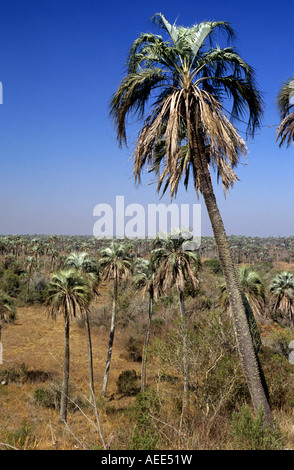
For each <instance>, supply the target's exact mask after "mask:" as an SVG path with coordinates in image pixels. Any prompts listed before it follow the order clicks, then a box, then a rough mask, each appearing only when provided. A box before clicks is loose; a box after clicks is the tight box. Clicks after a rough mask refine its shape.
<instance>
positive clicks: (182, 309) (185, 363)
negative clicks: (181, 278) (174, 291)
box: [178, 290, 189, 415]
mask: <svg viewBox="0 0 294 470" xmlns="http://www.w3.org/2000/svg"><path fill="white" fill-rule="evenodd" d="M178 292H179V300H180V312H181V319H182V335H183V367H184V396H183V410H182V415H184V413H185V411H186V409H187V406H188V400H189V359H188V334H187V321H186V311H185V303H184V294H183V292H182V291H181V290H179V291H178Z"/></svg>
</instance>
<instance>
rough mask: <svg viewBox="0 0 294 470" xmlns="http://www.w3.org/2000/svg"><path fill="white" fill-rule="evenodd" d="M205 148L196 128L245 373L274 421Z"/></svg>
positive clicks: (196, 150)
mask: <svg viewBox="0 0 294 470" xmlns="http://www.w3.org/2000/svg"><path fill="white" fill-rule="evenodd" d="M195 124H196V125H195V127H194V129H198V128H199V127H198V123H195ZM201 147H202V148H201ZM203 148H204V147H203V146H201V135H196V133H195V132H193V140H192V150H193V154H194V158H195V162H196V167H197V170H198V172H199V173H198V177H199V181H200V190H201V193H202V195H203V198H204V201H205V204H206V208H207V211H208V215H209V218H210V222H211V225H212V230H213V233H214V237H215V241H216V245H217V248H218V254H219V259H220V262H221V265H222V268H223V274H224V277H225V281H226V286H227V292H228V297H229V302H230V307H231V312H232V320H233V327H234V332H235V337H236V342H237V347H238V351H239V356H240V361H241V365H242V369H243V373H244V376H245V379H246V381H247V385H248V388H249V392H250V395H251V400H252V404H253V407H254V410H255V411H257V409H258V408H259V406H262V407H263V409H264V413H265V418H266V421H267V423H270V422H271V421H272V414H271V409H270V406H269V402H268V399H267V396H266V393H265V389H264V385H263V383H262V379H261V372H260V368H259V365H258V359H257V356H256V353H255V350H254V346H253V341H252V337H251V332H250V328H249V324H248V321H247V317H246V312H245V308H244V304H243V301H242V294H241V288H240V285H239V281H238V276H237V273H236V270H235V267H234V264H233V261H232V256H231V253H230V249H229V244H228V240H227V235H226V232H225V228H224V224H223V220H222V218H221V215H220V212H219V209H218V206H217V202H216V198H215V195H214V191H213V186H212V181H211V176H210V172H209V168H208V164H207V160H206V156H205V153H204V151H203Z"/></svg>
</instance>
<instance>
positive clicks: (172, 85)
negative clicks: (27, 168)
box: [110, 13, 272, 422]
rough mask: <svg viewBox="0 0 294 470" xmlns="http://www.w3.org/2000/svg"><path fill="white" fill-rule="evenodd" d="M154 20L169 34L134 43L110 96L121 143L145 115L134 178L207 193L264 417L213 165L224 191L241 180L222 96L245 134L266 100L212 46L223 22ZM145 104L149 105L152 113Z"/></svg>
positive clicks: (237, 62) (241, 64) (225, 51)
mask: <svg viewBox="0 0 294 470" xmlns="http://www.w3.org/2000/svg"><path fill="white" fill-rule="evenodd" d="M155 21H156V22H157V24H158V25H159V27H160V29H161V31H162V32H163V34H164V35H165V36H166V37H167V39H166V40H164V38H163V36H161V35H155V34H151V33H147V34H141V35H140V36H139V38H138V39H136V40H135V41H134V43H133V45H132V46H131V48H130V51H129V55H128V58H127V63H126V75H125V78H124V79H123V80H122V82H121V84H120V85H119V87H118V89H117V91H116V92H115V94H114V95H113V97H112V100H111V105H110V113H111V116H112V117H113V119H114V124H115V126H116V130H117V136H118V140H119V143H120V145H122V144H123V143H126V142H127V137H126V119H127V117H129V115H134V116H136V117H137V116H139V117H142V118H143V117H144V114H145V112H148V115H147V117H146V118H145V121H144V124H143V127H142V129H141V130H140V131H139V136H138V139H137V142H136V146H135V150H134V155H133V156H134V176H135V179H136V181H137V182H140V178H141V173H142V170H143V168H144V166H146V165H147V167H148V170H150V171H152V170H153V171H155V172H156V174H157V177H158V191H160V190H162V192H163V193H164V192H165V191H166V190H167V188H169V192H170V196H171V198H173V197H175V196H176V194H177V190H178V185H179V182H180V180H181V179H182V178H183V182H184V186H185V187H186V189H187V187H188V183H189V180H190V176H191V175H192V178H193V184H194V188H195V190H196V193H197V195H198V194H199V192H200V193H201V194H202V196H203V198H204V202H205V204H206V208H207V211H208V215H209V218H210V221H211V225H212V229H213V233H214V237H215V241H216V244H217V248H218V254H219V259H220V261H221V264H222V268H223V273H224V276H225V281H226V284H227V290H228V295H229V301H230V305H231V310H232V318H233V326H234V330H235V336H236V341H237V345H238V350H239V355H240V360H241V364H242V367H243V371H244V375H245V377H246V380H247V383H248V387H249V390H250V394H251V398H252V402H253V405H254V409H255V410H257V409H258V407H259V406H260V405H261V406H262V407H263V409H264V412H265V416H266V420H267V422H270V421H271V417H272V416H271V410H270V407H269V403H268V400H267V397H266V393H265V389H264V387H263V384H262V380H261V374H260V369H259V366H258V361H257V357H256V353H255V350H254V346H253V342H252V338H251V336H250V330H249V325H248V321H247V318H246V312H245V309H244V305H243V302H242V294H241V288H240V285H239V281H238V276H237V274H236V270H235V266H234V264H233V261H232V256H231V253H230V249H229V244H228V240H227V236H226V232H225V228H224V224H223V220H222V218H221V214H220V212H219V209H218V205H217V201H216V197H215V194H214V189H213V184H212V179H211V174H210V169H211V168H212V169H215V170H216V172H217V177H218V179H219V178H221V180H222V184H223V188H224V191H225V190H227V189H229V188H230V187H232V186H233V184H234V183H235V182H236V181H237V180H238V177H237V175H236V173H235V171H234V168H235V167H236V166H237V164H238V163H239V161H240V158H241V156H244V157H245V156H246V152H247V148H246V145H245V142H244V140H243V139H242V138H241V137H240V136H239V134H238V132H237V130H236V128H235V127H234V126H233V124H232V122H231V121H230V120H229V119H228V118H227V116H226V114H225V108H224V106H223V104H222V103H223V102H224V99H225V98H229V99H231V100H232V110H231V116H232V118H238V117H239V116H240V115H241V116H242V117H243V118H245V117H244V113H245V112H246V111H248V113H249V114H248V126H247V132H248V133H249V134H251V135H254V132H255V130H256V128H258V127H259V125H260V119H261V116H262V100H261V96H260V93H259V92H258V90H257V88H256V85H255V80H254V73H253V70H252V68H251V67H250V66H249V65H248V64H247V63H246V62H245V61H244V60H243V59H242V58H241V57H240V55H239V54H238V53H237V52H236V50H235V49H234V48H232V47H225V48H221V47H219V46H215V47H213V36H214V34H215V33H216V32H220V33H223V34H224V35H225V36H226V37H227V38H228V39H231V38H232V37H234V32H233V30H232V28H231V27H230V26H229V24H228V23H226V22H224V21H204V22H202V23H200V24H199V25H195V26H192V27H190V28H186V27H181V26H177V25H176V24H173V25H172V24H170V23H169V22H168V21H167V20H166V18H165V17H164V16H163V15H162V14H161V13H158V14H156V15H155ZM147 105H148V110H147Z"/></svg>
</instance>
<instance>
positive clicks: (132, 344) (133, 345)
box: [126, 336, 143, 362]
mask: <svg viewBox="0 0 294 470" xmlns="http://www.w3.org/2000/svg"><path fill="white" fill-rule="evenodd" d="M142 347H143V346H142V342H141V341H140V340H139V339H138V338H134V337H133V336H130V337H129V339H128V340H127V342H126V350H127V352H128V357H129V359H131V361H134V362H141V361H142Z"/></svg>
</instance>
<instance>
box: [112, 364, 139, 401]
mask: <svg viewBox="0 0 294 470" xmlns="http://www.w3.org/2000/svg"><path fill="white" fill-rule="evenodd" d="M137 379H138V377H137V373H136V371H135V370H124V371H123V372H122V373H121V374H120V376H119V377H118V380H117V382H116V385H117V389H118V392H119V393H121V394H122V395H126V396H128V395H134V394H135V393H137V392H138V387H137Z"/></svg>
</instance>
